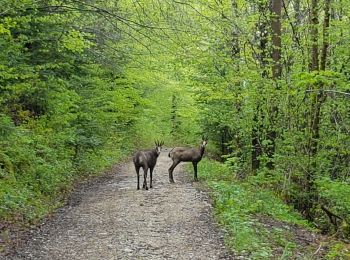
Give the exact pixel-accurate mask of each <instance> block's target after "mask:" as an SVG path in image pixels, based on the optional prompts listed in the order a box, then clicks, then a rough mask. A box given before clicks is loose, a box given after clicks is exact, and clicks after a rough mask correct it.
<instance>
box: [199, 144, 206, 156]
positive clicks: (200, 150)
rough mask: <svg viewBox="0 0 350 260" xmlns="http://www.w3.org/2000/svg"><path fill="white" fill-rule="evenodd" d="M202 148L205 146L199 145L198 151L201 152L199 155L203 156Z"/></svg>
mask: <svg viewBox="0 0 350 260" xmlns="http://www.w3.org/2000/svg"><path fill="white" fill-rule="evenodd" d="M204 150H205V146H200V147H199V153H200V154H201V157H203V154H204Z"/></svg>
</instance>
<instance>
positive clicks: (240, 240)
mask: <svg viewBox="0 0 350 260" xmlns="http://www.w3.org/2000/svg"><path fill="white" fill-rule="evenodd" d="M199 167H200V168H199V172H200V175H199V177H200V179H201V180H203V181H205V183H207V185H208V186H209V188H210V189H211V190H212V197H213V199H214V204H215V212H216V215H217V217H218V220H219V222H220V223H221V224H222V225H223V227H224V229H225V230H226V232H227V235H226V241H227V243H228V245H229V246H230V247H231V248H232V250H235V251H238V252H239V253H241V254H247V256H249V257H251V258H253V259H262V258H263V259H269V258H270V257H272V256H275V257H276V255H275V253H276V252H275V250H276V248H282V249H283V250H284V251H283V254H284V255H285V256H288V255H289V256H291V255H293V254H294V253H295V252H296V251H298V250H300V248H298V247H297V246H296V244H295V241H294V240H293V235H292V234H291V233H289V232H288V231H287V230H285V229H278V228H274V229H273V228H267V227H265V226H264V225H262V224H259V222H260V221H259V220H260V219H272V220H275V221H282V222H284V223H288V224H292V225H298V226H303V227H305V228H308V227H309V224H308V223H307V222H306V221H305V220H303V219H302V218H301V216H300V215H298V214H297V213H295V212H294V211H293V209H292V208H291V207H289V206H287V205H286V204H284V202H283V201H282V200H281V199H280V198H278V196H276V195H275V194H274V193H273V192H271V191H269V190H268V189H264V188H261V187H259V184H258V183H255V181H253V180H252V181H251V182H241V181H239V180H237V179H236V177H235V175H234V174H233V172H232V171H231V170H230V169H229V168H228V167H227V166H225V165H224V164H220V163H217V162H214V161H209V160H204V161H203V162H201V163H200V164H199Z"/></svg>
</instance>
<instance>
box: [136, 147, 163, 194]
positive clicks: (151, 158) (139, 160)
mask: <svg viewBox="0 0 350 260" xmlns="http://www.w3.org/2000/svg"><path fill="white" fill-rule="evenodd" d="M155 144H156V147H155V148H154V149H152V150H146V151H138V152H137V153H136V154H135V155H134V159H133V161H134V165H135V170H136V173H137V189H138V190H139V189H140V168H142V169H143V185H142V188H144V189H146V190H148V186H147V171H148V169H149V170H150V186H149V187H150V188H152V173H153V169H154V166H156V163H157V158H158V156H159V154H160V151H161V150H162V145H163V144H164V142H163V141H162V142H159V141H156V142H155Z"/></svg>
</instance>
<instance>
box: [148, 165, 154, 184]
mask: <svg viewBox="0 0 350 260" xmlns="http://www.w3.org/2000/svg"><path fill="white" fill-rule="evenodd" d="M153 169H154V168H153V167H151V168H149V177H150V183H149V187H150V188H152V173H153Z"/></svg>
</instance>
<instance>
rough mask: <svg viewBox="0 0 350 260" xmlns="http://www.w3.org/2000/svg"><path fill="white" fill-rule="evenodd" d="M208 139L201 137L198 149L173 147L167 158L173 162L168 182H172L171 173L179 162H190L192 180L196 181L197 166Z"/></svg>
mask: <svg viewBox="0 0 350 260" xmlns="http://www.w3.org/2000/svg"><path fill="white" fill-rule="evenodd" d="M207 143H208V139H207V138H204V137H202V143H201V145H200V147H199V148H188V147H175V148H173V149H172V150H171V151H170V152H169V157H170V158H171V159H172V160H173V164H172V165H171V166H170V168H169V181H170V182H174V176H173V171H174V169H175V167H176V166H177V165H178V164H179V163H180V162H192V164H193V169H194V180H195V181H197V180H198V177H197V164H198V163H199V161H200V160H202V157H203V154H204V150H205V146H206V145H207Z"/></svg>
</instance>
